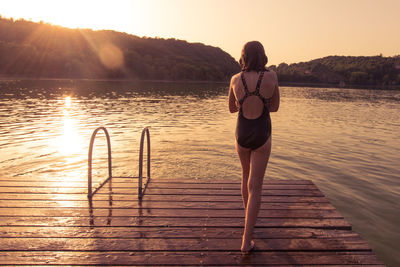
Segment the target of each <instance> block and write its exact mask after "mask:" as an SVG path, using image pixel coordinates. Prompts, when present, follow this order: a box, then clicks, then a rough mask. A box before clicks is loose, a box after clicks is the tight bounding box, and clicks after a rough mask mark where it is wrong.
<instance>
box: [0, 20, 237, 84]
mask: <svg viewBox="0 0 400 267" xmlns="http://www.w3.org/2000/svg"><path fill="white" fill-rule="evenodd" d="M238 71H240V68H239V65H238V63H237V62H236V61H235V60H234V59H233V58H232V57H231V56H230V55H229V54H228V53H226V52H224V51H223V50H221V49H220V48H216V47H212V46H207V45H204V44H201V43H188V42H186V41H182V40H176V39H160V38H140V37H137V36H134V35H129V34H126V33H120V32H115V31H93V30H89V29H84V30H82V29H68V28H63V27H59V26H53V25H50V24H45V23H34V22H30V21H25V20H17V21H14V20H13V19H4V18H1V17H0V77H1V76H3V77H32V78H95V79H145V80H206V81H228V80H229V79H230V77H231V76H232V74H234V73H236V72H238Z"/></svg>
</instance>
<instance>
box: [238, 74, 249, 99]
mask: <svg viewBox="0 0 400 267" xmlns="http://www.w3.org/2000/svg"><path fill="white" fill-rule="evenodd" d="M240 78H242V83H243V87H244V91H245V92H246V95H247V94H248V93H250V92H249V89H248V88H247V83H246V79H245V78H244V72H242V74H241V75H240Z"/></svg>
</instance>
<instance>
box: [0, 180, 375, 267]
mask: <svg viewBox="0 0 400 267" xmlns="http://www.w3.org/2000/svg"><path fill="white" fill-rule="evenodd" d="M21 179H22V178H21ZM86 186H87V184H86V181H77V182H73V181H72V182H69V181H61V180H57V179H54V180H53V181H48V182H36V181H34V180H0V217H1V218H0V220H1V221H0V265H17V264H19V265H134V266H148V265H150V266H156V265H174V266H186V265H188V266H196V265H217V266H218V265H221V266H235V265H246V266H252V265H258V266H266V265H281V266H285V265H331V266H332V265H337V266H343V265H350V266H358V265H374V266H383V264H382V262H381V261H379V260H378V259H377V257H376V255H375V254H374V253H373V252H372V251H371V249H370V247H369V246H368V244H367V243H366V242H365V241H364V240H363V239H361V238H360V236H359V235H358V234H357V233H355V232H353V231H351V226H350V225H349V223H347V222H346V221H345V220H344V218H343V217H342V215H341V214H340V213H339V212H338V211H337V210H336V209H335V208H334V207H333V206H332V205H331V204H330V203H329V202H328V200H327V199H326V198H325V197H324V195H323V194H322V193H321V192H320V191H319V190H318V188H317V187H316V186H315V185H314V184H313V183H312V182H311V181H308V180H275V181H268V180H267V181H266V182H265V184H264V187H263V198H262V205H261V211H260V214H259V219H258V222H257V227H256V229H255V242H256V250H255V252H254V253H252V254H250V255H246V256H243V255H242V254H241V253H240V252H239V248H240V241H241V239H240V238H241V235H242V232H243V222H244V219H243V215H244V212H243V208H242V202H241V196H240V183H239V182H238V181H216V180H210V181H208V180H207V181H202V180H201V181H196V180H168V181H167V180H152V181H151V182H150V183H149V187H148V188H147V191H146V194H145V196H144V198H143V200H142V201H141V202H139V201H138V200H137V187H136V181H133V179H126V178H113V179H112V181H111V183H109V184H107V185H105V187H104V188H102V189H101V190H100V191H99V192H98V193H97V194H96V195H95V196H94V197H93V202H92V205H90V203H89V201H88V199H87V197H86V193H87V188H86ZM111 192H112V193H111Z"/></svg>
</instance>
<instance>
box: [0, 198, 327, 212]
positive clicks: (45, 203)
mask: <svg viewBox="0 0 400 267" xmlns="http://www.w3.org/2000/svg"><path fill="white" fill-rule="evenodd" d="M92 203H93V207H94V208H96V209H108V208H110V201H109V200H95V201H93V202H92ZM88 207H89V201H68V200H66V201H64V200H58V201H52V200H35V201H29V200H0V209H1V208H36V209H40V208H64V209H75V208H88ZM111 208H113V209H114V208H142V209H164V208H170V209H180V208H209V209H211V208H212V209H225V210H231V209H243V203H242V202H241V201H235V202H228V201H225V202H221V201H219V202H216V201H204V202H188V201H168V202H164V201H157V202H149V201H144V202H141V203H140V202H139V201H112V205H111ZM260 209H277V210H285V209H297V210H308V209H320V210H334V209H335V207H333V206H332V204H330V203H314V202H300V203H297V202H284V203H268V202H262V203H261V206H260Z"/></svg>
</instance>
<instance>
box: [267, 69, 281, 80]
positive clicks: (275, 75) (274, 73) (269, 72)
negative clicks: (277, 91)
mask: <svg viewBox="0 0 400 267" xmlns="http://www.w3.org/2000/svg"><path fill="white" fill-rule="evenodd" d="M265 73H268V75H270V76H271V77H272V78H273V79H274V80H276V81H278V75H277V74H276V72H275V71H273V70H267V72H265ZM264 75H265V74H264Z"/></svg>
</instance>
